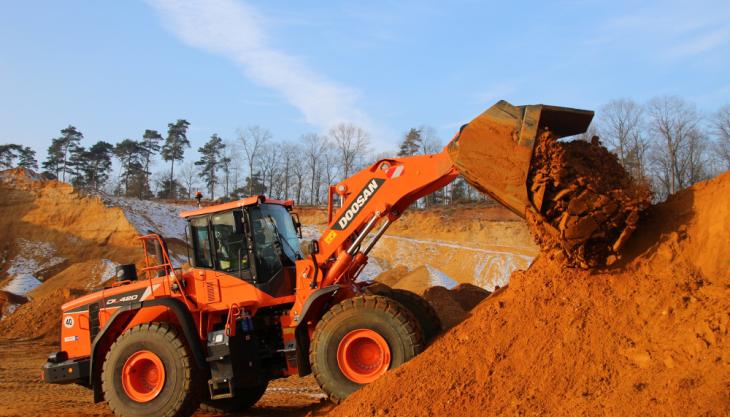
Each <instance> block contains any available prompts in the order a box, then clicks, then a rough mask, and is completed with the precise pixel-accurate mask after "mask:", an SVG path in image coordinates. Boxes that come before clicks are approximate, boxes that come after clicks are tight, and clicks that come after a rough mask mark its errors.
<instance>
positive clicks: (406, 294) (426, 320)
mask: <svg viewBox="0 0 730 417" xmlns="http://www.w3.org/2000/svg"><path fill="white" fill-rule="evenodd" d="M371 287H372V288H371ZM371 287H368V290H370V293H371V294H375V295H382V296H385V297H388V298H392V299H393V300H395V301H397V302H399V303H401V304H403V306H404V307H405V308H407V309H408V310H410V311H411V313H413V316H414V317H416V319H417V320H418V324H419V325H420V326H421V330H422V331H423V340H424V342H425V343H426V346H428V345H430V344H431V342H432V341H433V339H435V338H436V336H438V335H439V334H441V332H442V331H443V327H442V325H441V319H439V316H438V314H437V313H436V310H435V309H434V308H433V306H432V305H431V304H430V303H429V302H428V301H426V299H425V298H423V297H421V296H420V295H418V294H416V293H414V292H412V291H408V290H403V289H400V288H390V287H388V286H387V285H385V284H376V285H372V286H371Z"/></svg>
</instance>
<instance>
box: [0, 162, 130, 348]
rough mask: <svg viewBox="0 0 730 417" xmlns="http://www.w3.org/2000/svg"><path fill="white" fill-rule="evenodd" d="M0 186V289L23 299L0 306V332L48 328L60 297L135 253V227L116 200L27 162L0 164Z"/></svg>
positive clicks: (54, 330) (54, 323)
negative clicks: (3, 167)
mask: <svg viewBox="0 0 730 417" xmlns="http://www.w3.org/2000/svg"><path fill="white" fill-rule="evenodd" d="M0 191H1V192H2V194H3V201H2V202H0V229H1V230H3V236H4V239H3V241H2V243H0V255H1V256H0V259H1V261H0V289H3V290H5V291H8V292H10V293H13V294H15V295H19V296H23V297H27V299H28V302H27V303H25V304H23V305H22V306H20V305H19V304H21V303H16V302H11V303H12V305H14V306H15V307H12V311H8V309H7V308H4V309H3V310H4V313H5V314H4V319H3V320H2V322H0V336H2V337H35V336H44V335H50V336H55V335H57V334H58V332H59V329H60V325H59V323H60V321H59V320H60V306H61V304H63V302H64V301H68V300H70V299H72V298H74V297H75V296H78V295H80V294H82V293H85V292H87V291H89V290H91V289H93V288H95V287H97V286H99V285H100V284H101V282H102V281H103V280H104V279H108V278H109V277H111V276H112V275H113V272H114V268H115V266H116V265H117V264H119V263H129V262H130V261H133V260H136V259H138V258H139V256H140V249H139V244H138V243H137V242H136V241H135V240H134V238H135V237H136V236H137V231H136V230H135V228H134V227H133V226H132V225H131V224H130V222H129V221H128V220H127V218H126V217H125V216H124V213H123V211H122V210H120V209H119V208H109V207H106V206H105V205H104V203H103V202H102V201H101V200H100V199H99V198H97V197H91V196H86V195H83V194H81V193H79V192H77V191H76V190H74V188H73V187H72V186H71V185H69V184H66V183H62V182H59V181H56V180H47V179H44V178H43V177H41V176H39V175H36V174H34V173H33V172H31V171H28V170H24V169H13V170H7V171H2V172H0ZM11 303H7V302H6V304H7V305H8V306H10V305H11ZM11 313H12V314H11Z"/></svg>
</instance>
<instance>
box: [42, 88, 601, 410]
mask: <svg viewBox="0 0 730 417" xmlns="http://www.w3.org/2000/svg"><path fill="white" fill-rule="evenodd" d="M592 116H593V113H592V112H590V111H584V110H576V109H569V108H561V107H552V106H544V105H531V106H520V107H515V106H512V105H510V104H509V103H507V102H504V101H501V102H499V103H497V104H496V105H494V106H492V107H491V108H489V109H488V110H487V111H485V112H484V113H482V114H481V115H480V116H478V117H477V118H475V119H474V120H472V121H471V122H470V123H468V124H467V125H465V126H464V127H462V129H461V130H460V132H459V133H458V134H457V135H456V136H455V137H454V139H453V140H452V141H451V142H450V143H449V145H447V147H446V148H445V149H444V150H443V151H442V152H440V153H436V154H431V155H417V156H409V157H403V158H387V159H382V160H380V161H377V162H375V163H373V164H372V165H370V166H369V167H367V168H365V169H363V170H362V171H360V172H358V173H356V174H354V175H352V176H351V177H349V178H345V179H343V180H342V181H341V182H339V183H337V184H335V185H332V186H330V187H329V192H328V226H327V228H326V229H325V230H324V231H323V233H322V234H321V237H320V238H319V239H318V240H302V239H301V225H300V222H299V220H298V216H297V215H296V213H293V212H292V209H293V207H294V205H293V202H292V201H280V200H275V199H271V198H267V197H265V196H251V197H247V198H244V199H241V200H238V201H234V202H229V203H224V204H218V205H214V206H209V207H205V208H199V209H196V210H192V211H186V212H183V213H181V216H182V217H183V218H184V219H185V221H186V222H187V233H186V235H187V241H188V242H187V243H188V246H189V250H188V251H189V253H188V257H189V266H186V267H184V268H182V269H176V268H173V265H172V262H171V261H170V256H169V254H168V252H167V247H166V243H165V241H164V239H163V238H162V237H161V236H159V235H155V234H149V235H146V236H141V237H139V238H138V239H140V241H141V243H142V246H143V249H144V254H145V255H144V263H142V262H140V264H139V265H140V267H139V268H136V267H135V265H134V264H132V265H123V266H121V267H120V268H119V270H118V275H117V279H116V281H115V282H114V283H113V284H112V285H110V286H107V287H106V288H104V289H103V290H101V291H98V292H95V293H92V294H89V295H86V296H83V297H81V298H78V299H76V300H73V301H71V302H68V303H66V304H64V305H63V307H62V319H61V350H60V351H58V352H54V353H52V354H50V355H49V357H48V362H47V363H46V364H45V365H44V366H43V368H42V369H43V377H44V380H45V382H47V383H58V384H64V383H76V384H80V385H83V386H85V387H88V388H90V389H91V390H92V392H93V399H94V401H95V402H100V401H107V403H108V405H109V407H110V408H111V410H112V411H113V412H114V414H115V415H117V416H168V417H169V416H188V415H190V414H191V413H193V412H194V411H195V410H196V409H198V408H199V407H200V406H201V403H202V406H203V407H207V408H210V409H217V410H223V411H236V410H243V409H245V408H247V407H251V406H252V405H254V404H255V403H256V402H257V401H258V400H259V398H260V397H261V396H262V395H263V394H264V392H265V391H266V387H267V384H268V383H269V381H271V380H272V379H275V378H282V377H287V376H290V375H300V376H303V375H307V374H310V373H312V374H314V376H315V378H316V380H317V382H318V384H319V385H320V387H321V388H322V390H323V391H324V392H325V393H326V394H327V395H328V396H329V397H330V398H331V399H332V400H333V401H335V402H339V401H341V400H343V399H345V398H346V397H347V396H348V395H350V394H351V393H352V392H354V391H355V390H357V389H358V388H360V387H362V386H363V385H365V384H368V383H370V382H372V381H374V380H376V379H377V378H379V377H380V376H382V375H383V374H384V373H385V372H387V371H388V370H389V369H394V368H397V367H398V366H400V365H402V364H403V363H405V362H407V361H408V360H410V359H412V358H413V357H414V356H416V355H417V354H418V353H419V352H421V351H422V350H423V349H424V348H425V346H426V345H427V343H428V342H429V341H430V339H431V338H433V337H434V336H435V335H436V334H437V333H438V332H439V331H440V324H439V323H438V318H437V316H436V315H435V314H434V312H433V309H432V308H431V307H430V306H429V304H428V303H426V302H425V301H424V300H423V299H421V298H419V297H418V296H417V295H415V294H412V293H409V292H407V291H399V290H391V289H388V288H383V287H382V286H378V285H372V284H373V283H372V282H360V281H358V279H357V278H358V275H359V274H360V272H361V271H362V269H363V267H364V266H365V265H366V263H367V261H368V254H369V252H370V251H371V250H372V249H373V247H374V245H375V244H376V243H377V242H378V240H379V239H380V238H381V237H382V236H383V234H384V233H385V232H386V230H387V229H388V227H389V226H390V225H391V224H392V223H393V222H395V221H396V220H397V219H398V218H399V217H400V216H401V215H402V214H403V212H404V211H405V210H406V209H408V207H409V206H410V205H411V204H413V203H414V202H415V201H416V200H418V199H419V198H422V197H424V196H426V195H428V194H430V193H433V192H435V191H437V190H439V189H441V188H443V187H444V186H446V185H447V184H449V183H450V182H452V181H453V180H454V179H455V178H456V177H457V176H458V175H460V174H462V175H463V176H464V177H465V178H466V180H467V181H468V182H470V183H471V184H473V185H475V186H476V187H477V188H478V189H480V190H482V191H484V192H485V193H487V194H489V195H490V196H491V197H493V198H494V199H496V200H497V201H499V202H500V203H502V204H504V205H505V206H506V207H508V208H510V209H511V210H512V211H514V212H515V213H517V214H518V215H520V216H523V217H525V216H526V215H527V213H528V212H530V211H532V212H539V210H537V208H536V205H535V201H534V200H535V199H534V198H533V197H534V196H533V195H531V193H530V190H529V189H528V187H527V176H528V172H529V169H530V164H531V157H532V152H533V148H534V145H535V141H536V138H537V136H538V132H540V131H541V130H543V129H550V130H551V131H552V132H553V134H555V135H558V136H570V135H575V134H579V133H581V132H584V131H585V130H586V128H587V127H588V124H589V123H590V120H591V118H592ZM142 265H143V266H142ZM138 269H139V271H138Z"/></svg>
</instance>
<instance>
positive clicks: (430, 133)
mask: <svg viewBox="0 0 730 417" xmlns="http://www.w3.org/2000/svg"><path fill="white" fill-rule="evenodd" d="M419 130H420V131H421V153H422V154H424V155H430V154H434V153H437V152H440V151H441V149H442V148H443V147H444V144H443V142H442V141H441V138H439V137H438V134H437V133H436V129H434V128H433V127H431V126H426V125H423V126H421V127H419ZM445 195H446V190H445V189H443V188H442V189H440V190H438V191H436V192H434V193H431V194H429V195H427V196H425V197H423V198H422V199H421V200H420V201H421V203H420V204H423V206H424V207H431V206H433V205H434V204H435V203H436V201H444V196H445Z"/></svg>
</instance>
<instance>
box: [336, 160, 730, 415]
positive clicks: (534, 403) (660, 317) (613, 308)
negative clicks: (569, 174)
mask: <svg viewBox="0 0 730 417" xmlns="http://www.w3.org/2000/svg"><path fill="white" fill-rule="evenodd" d="M728 195H730V173H726V174H723V175H722V176H720V177H718V178H715V179H713V180H710V181H707V182H705V183H701V184H698V185H696V186H694V187H692V188H690V189H687V190H685V191H683V192H681V193H679V194H678V195H675V196H673V197H672V198H670V199H669V200H668V201H667V202H666V203H663V204H661V205H659V206H656V207H653V208H651V209H650V210H647V213H646V215H645V217H644V218H643V219H642V220H641V221H640V223H639V227H638V228H637V230H636V232H635V233H634V236H633V237H632V238H631V239H630V240H629V241H628V242H627V243H626V246H625V248H624V258H623V259H622V260H621V261H620V262H617V263H616V264H615V265H613V266H612V267H611V268H606V269H600V270H592V271H588V270H584V269H580V268H571V267H568V266H566V262H567V260H566V259H565V258H564V257H562V256H561V255H560V254H556V253H542V254H541V255H540V256H539V257H538V259H536V260H535V262H534V264H533V265H532V267H531V268H530V269H529V270H527V271H520V272H516V273H513V274H512V277H511V279H510V285H509V287H507V288H503V289H500V290H499V291H497V292H495V293H494V294H492V295H491V296H490V297H489V298H487V299H486V300H485V301H484V302H482V303H481V304H480V305H479V306H477V308H475V309H474V310H473V311H472V315H471V317H470V318H468V319H467V320H465V321H464V322H462V323H461V324H460V325H458V326H456V327H455V328H453V329H452V330H451V331H449V332H448V333H446V334H444V335H443V336H441V337H440V338H439V339H437V340H436V341H435V342H434V344H433V345H431V347H429V348H428V349H427V350H426V351H425V352H424V353H422V354H421V355H419V356H418V357H416V358H415V359H414V360H412V361H410V362H409V363H407V364H405V365H403V366H401V367H399V368H398V369H396V370H394V371H392V372H388V373H387V374H385V375H384V376H383V377H381V378H380V379H379V380H377V381H376V382H374V383H372V384H370V385H368V386H366V387H364V388H363V389H361V390H360V391H358V392H356V393H355V394H353V395H352V396H351V397H350V398H348V399H347V400H346V401H344V402H343V403H342V404H341V405H340V406H339V407H337V408H336V409H335V410H334V411H333V412H332V414H331V415H332V416H334V417H341V416H358V417H361V416H371V415H372V416H375V415H396V416H406V415H407V416H466V415H469V416H471V415H561V416H568V417H573V416H576V417H577V416H585V415H657V416H661V415H681V416H720V415H730V397H728V384H729V383H730V338H729V337H728V336H729V332H730V315H728V311H730V257H728V256H727V236H729V235H730V198H728Z"/></svg>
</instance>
